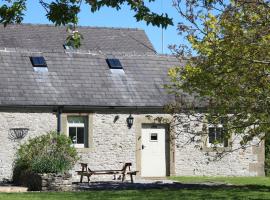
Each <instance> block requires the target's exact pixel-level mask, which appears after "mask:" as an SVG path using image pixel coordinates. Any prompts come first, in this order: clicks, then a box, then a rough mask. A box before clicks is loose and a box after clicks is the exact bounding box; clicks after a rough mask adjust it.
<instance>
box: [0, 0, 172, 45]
mask: <svg viewBox="0 0 270 200" xmlns="http://www.w3.org/2000/svg"><path fill="white" fill-rule="evenodd" d="M38 1H39V3H40V4H41V5H42V6H43V8H44V9H45V10H46V17H47V18H48V20H49V21H51V22H53V23H54V24H55V25H57V26H60V25H67V24H69V25H72V26H69V32H71V34H70V37H69V39H68V40H67V43H69V45H74V47H75V48H78V47H79V45H80V40H81V39H82V37H81V36H80V35H78V31H77V30H76V25H77V24H78V14H79V12H80V11H81V10H80V8H81V5H82V4H83V3H84V4H87V5H89V6H90V7H91V11H92V12H96V11H98V10H99V9H100V8H102V7H104V6H107V7H111V8H115V9H117V10H119V9H121V7H122V6H123V5H128V6H129V7H130V9H131V10H132V11H134V12H135V15H134V17H135V18H136V20H137V21H145V22H146V23H147V25H148V24H152V25H154V26H158V27H159V26H162V27H163V28H166V27H167V26H169V25H172V24H173V22H172V19H171V18H169V16H168V15H167V14H163V13H162V14H158V13H155V12H152V11H151V10H150V9H149V7H147V6H146V5H145V3H144V0H53V1H49V0H48V1H46V0H38ZM154 1H155V0H148V2H154ZM26 2H27V0H2V6H0V23H2V24H4V26H7V25H8V24H11V23H21V22H22V20H23V17H24V13H25V11H26V9H27V7H26ZM71 28H72V29H71ZM70 30H71V31H70ZM71 38H72V39H71Z"/></svg>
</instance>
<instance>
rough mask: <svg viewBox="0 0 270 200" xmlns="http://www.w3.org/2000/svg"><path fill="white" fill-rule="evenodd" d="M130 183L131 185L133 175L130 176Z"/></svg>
mask: <svg viewBox="0 0 270 200" xmlns="http://www.w3.org/2000/svg"><path fill="white" fill-rule="evenodd" d="M130 182H131V183H133V175H132V174H130Z"/></svg>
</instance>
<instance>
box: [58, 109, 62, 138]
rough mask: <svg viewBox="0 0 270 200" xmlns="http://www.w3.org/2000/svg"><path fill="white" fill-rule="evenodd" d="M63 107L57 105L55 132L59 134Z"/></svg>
mask: <svg viewBox="0 0 270 200" xmlns="http://www.w3.org/2000/svg"><path fill="white" fill-rule="evenodd" d="M62 111H63V108H62V107H58V108H57V133H58V134H60V132H61V114H62Z"/></svg>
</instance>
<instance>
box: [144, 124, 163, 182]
mask: <svg viewBox="0 0 270 200" xmlns="http://www.w3.org/2000/svg"><path fill="white" fill-rule="evenodd" d="M165 133H166V131H165V127H164V126H161V125H154V126H152V125H143V127H142V137H141V139H142V146H141V176H142V177H164V176H166V152H165V149H166V147H165V140H166V139H165V138H166V137H165Z"/></svg>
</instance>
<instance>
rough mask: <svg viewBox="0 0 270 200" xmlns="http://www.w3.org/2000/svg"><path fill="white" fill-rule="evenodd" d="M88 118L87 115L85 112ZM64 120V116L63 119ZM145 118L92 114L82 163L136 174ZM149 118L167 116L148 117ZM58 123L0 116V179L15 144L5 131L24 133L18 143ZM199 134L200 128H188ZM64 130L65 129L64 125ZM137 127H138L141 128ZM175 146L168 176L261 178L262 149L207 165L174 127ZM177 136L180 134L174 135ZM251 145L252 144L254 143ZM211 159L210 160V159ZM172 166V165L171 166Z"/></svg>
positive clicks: (38, 116)
mask: <svg viewBox="0 0 270 200" xmlns="http://www.w3.org/2000/svg"><path fill="white" fill-rule="evenodd" d="M88 114H89V113H88ZM63 115H65V114H63ZM146 115H149V114H147V113H143V114H142V113H137V114H135V113H134V114H132V116H133V117H134V125H133V126H132V128H131V129H129V128H128V127H127V123H126V119H127V117H128V116H129V113H123V112H96V113H92V114H91V120H92V122H91V123H89V125H90V126H91V127H89V128H90V129H91V135H89V137H90V139H91V141H92V142H91V143H90V146H89V148H83V149H78V151H79V154H80V156H81V159H80V161H79V162H86V163H88V164H89V167H90V168H91V169H95V170H98V169H121V167H122V165H123V163H120V162H131V163H132V164H133V166H132V170H140V169H137V168H136V166H138V165H137V164H138V163H137V161H138V160H137V159H136V156H138V152H139V151H140V150H139V148H138V147H137V146H136V141H137V140H138V139H139V138H137V135H136V133H138V130H136V129H138V126H137V128H136V125H135V124H136V123H137V122H138V119H139V118H140V119H142V118H146V117H145V116H146ZM152 115H153V116H154V117H157V116H162V117H168V115H162V114H160V115H159V114H152ZM56 123H57V119H56V116H55V115H54V114H52V113H49V112H48V113H46V112H39V113H37V112H30V111H27V112H21V113H20V112H0V139H1V146H0V180H2V179H4V178H7V179H10V178H11V175H12V162H13V159H14V154H15V152H16V150H17V147H18V145H19V142H15V141H11V140H9V139H8V134H9V129H10V128H29V133H28V135H27V136H26V138H24V139H23V140H22V141H20V143H22V142H25V141H26V140H27V139H28V138H29V137H34V136H37V135H40V134H44V133H46V132H49V131H51V130H56ZM192 126H193V127H196V129H198V130H199V129H202V124H199V125H197V126H195V125H194V124H191V127H192ZM63 127H64V125H63ZM140 127H141V126H140ZM175 131H176V136H177V137H176V140H175V141H174V143H175V145H172V146H171V150H172V151H173V155H174V158H173V157H172V158H171V160H173V162H174V163H173V165H174V166H173V168H172V169H173V171H171V175H181V176H189V175H194V176H197V175H201V176H202V175H205V176H211V175H212V176H227V175H229V176H257V175H264V171H263V167H264V148H263V145H261V146H257V147H256V146H254V147H249V148H247V149H246V150H242V149H241V150H238V151H234V152H232V153H229V154H227V155H226V156H225V157H224V158H222V159H221V160H219V161H209V158H211V152H208V154H209V155H207V152H206V151H204V150H203V148H202V147H203V146H202V144H200V143H198V144H197V143H194V142H193V143H187V141H188V140H189V139H190V135H189V134H188V133H187V132H185V130H184V128H183V127H182V126H177V127H176V129H175ZM178 133H179V134H178ZM237 142H239V139H237V138H236V139H235V142H234V146H233V147H234V148H237V147H238V146H237ZM254 144H255V141H254ZM209 156H210V157H209ZM79 162H78V163H77V164H76V166H75V167H74V169H73V170H72V171H71V173H72V175H73V181H79V176H77V175H76V173H75V170H80V165H79ZM171 167H172V166H171ZM100 179H103V180H112V179H113V176H112V175H106V176H104V177H102V176H93V179H92V180H100Z"/></svg>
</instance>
